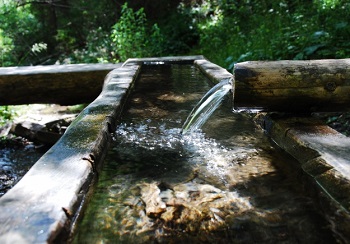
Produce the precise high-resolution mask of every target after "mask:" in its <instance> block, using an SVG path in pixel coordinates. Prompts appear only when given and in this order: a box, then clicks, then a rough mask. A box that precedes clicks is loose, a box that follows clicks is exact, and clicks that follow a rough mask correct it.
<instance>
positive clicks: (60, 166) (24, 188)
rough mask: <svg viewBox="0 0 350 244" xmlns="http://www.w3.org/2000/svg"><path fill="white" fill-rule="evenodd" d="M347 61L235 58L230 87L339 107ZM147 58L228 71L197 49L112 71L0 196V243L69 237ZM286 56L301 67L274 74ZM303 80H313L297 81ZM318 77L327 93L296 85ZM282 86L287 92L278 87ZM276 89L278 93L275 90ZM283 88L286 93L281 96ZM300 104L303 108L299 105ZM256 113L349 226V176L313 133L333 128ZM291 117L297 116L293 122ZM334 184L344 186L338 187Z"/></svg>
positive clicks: (244, 101)
mask: <svg viewBox="0 0 350 244" xmlns="http://www.w3.org/2000/svg"><path fill="white" fill-rule="evenodd" d="M298 62H299V61H298ZM324 62H325V63H327V65H326V67H327V68H326V67H324V66H322V64H323V63H324ZM332 62H338V63H339V64H340V68H339V69H335V68H334V69H335V70H337V71H334V70H333V71H332V70H329V69H328V68H329V67H330V66H329V65H328V63H332ZM348 62H349V61H348V60H334V61H331V60H328V61H315V62H314V61H313V62H311V63H308V61H305V63H304V62H301V63H294V62H289V61H286V62H282V61H278V62H277V63H274V62H272V63H269V62H251V63H241V64H237V65H236V67H235V70H234V76H235V79H236V85H235V87H234V88H235V89H233V90H235V91H234V94H235V96H236V98H235V102H236V106H238V107H263V108H264V109H265V110H268V111H287V112H290V111H297V112H300V111H302V112H306V111H307V112H309V111H312V110H314V109H321V110H324V109H327V106H325V104H336V105H337V106H336V107H337V108H338V110H341V109H342V107H346V105H347V104H348V102H349V101H348V100H349V97H348V96H345V95H344V91H347V89H349V88H348V83H349V79H348V78H349V72H348V71H347V70H346V67H347V64H348ZM147 63H151V64H162V63H195V64H196V65H197V66H198V67H199V69H200V70H201V71H202V72H203V73H205V74H206V75H207V76H208V77H209V79H211V80H212V81H214V82H219V81H221V80H223V79H231V78H232V75H231V74H230V73H229V72H227V71H226V70H224V69H222V68H221V67H219V66H217V65H215V64H212V63H210V62H209V61H207V60H205V59H204V58H203V57H202V56H194V57H169V58H153V59H152V58H151V59H131V60H129V61H127V62H126V63H125V64H124V65H123V66H122V67H120V68H118V69H115V70H113V71H111V72H110V73H109V74H108V75H107V77H106V78H105V81H104V86H103V90H102V92H101V94H100V95H99V96H98V97H97V98H96V99H95V100H94V101H93V102H92V103H91V104H90V105H89V106H87V107H86V108H85V109H84V110H83V111H82V112H81V114H80V115H79V116H78V118H77V119H76V120H75V121H74V122H73V123H72V124H71V125H70V126H69V128H68V130H67V131H66V133H65V134H64V135H63V136H62V137H61V139H60V140H59V141H58V142H57V143H56V144H55V145H54V146H53V147H52V148H51V149H50V150H49V151H48V152H47V153H46V154H45V155H44V156H43V157H42V158H41V159H40V160H39V161H38V162H37V163H36V164H35V165H34V166H33V167H32V169H31V170H30V171H29V172H28V173H27V174H26V175H25V176H24V177H23V179H22V180H21V181H20V182H19V183H18V184H17V185H16V186H15V187H14V188H12V189H11V190H10V191H9V192H7V193H6V194H5V195H4V196H3V197H2V198H0V223H1V224H0V243H10V242H11V243H13V242H16V243H47V242H65V241H66V240H67V238H68V237H69V235H70V233H71V230H72V227H73V226H74V223H75V221H76V220H77V218H78V216H79V213H80V212H81V209H82V207H83V206H84V203H85V202H87V198H88V197H87V196H88V195H89V194H88V193H89V191H90V190H91V188H92V187H91V186H92V184H93V181H94V179H95V176H96V174H97V173H98V171H99V170H100V167H101V164H102V162H103V159H104V156H105V154H106V152H107V149H108V146H109V140H110V134H111V132H113V130H114V128H115V121H116V120H117V118H118V116H119V114H120V112H121V111H122V108H123V105H124V102H125V100H126V98H127V95H128V93H129V92H130V90H131V87H132V85H133V82H134V81H135V79H136V78H137V75H138V72H139V71H140V68H141V65H143V64H147ZM289 64H290V65H291V66H292V67H297V70H298V71H295V72H294V71H293V72H294V73H293V72H292V71H289V73H288V74H289V75H291V76H293V75H294V76H296V78H295V79H292V78H290V77H288V76H285V77H284V78H283V77H281V76H278V74H279V73H280V72H279V70H280V69H279V67H281V65H282V66H283V67H285V69H288V68H287V66H288V65H289ZM307 64H310V65H309V66H308V65H307ZM318 64H319V65H320V66H321V68H322V67H323V68H322V69H321V70H322V72H321V73H322V74H324V73H325V72H326V73H327V72H331V74H333V75H330V76H327V75H325V74H324V75H321V77H328V78H327V79H326V78H317V77H316V78H315V77H314V76H312V75H311V74H312V72H311V70H314V69H313V68H310V67H316V66H317V65H318ZM295 65H296V66H295ZM315 65H316V66H315ZM302 66H306V70H308V68H310V69H309V70H308V71H305V72H306V73H303V69H302ZM271 67H272V68H271ZM332 67H333V66H332ZM242 70H243V71H242ZM289 70H290V69H289ZM292 70H295V68H292ZM339 70H340V71H339ZM310 72H311V73H310ZM284 74H285V73H284ZM301 74H303V75H301ZM305 74H310V75H309V76H307V75H305ZM338 74H339V75H338ZM276 77H278V78H276ZM310 77H311V78H310ZM309 78H310V79H309ZM269 80H270V81H271V82H269ZM289 81H290V82H291V83H290V82H289ZM309 81H310V82H309ZM332 82H333V83H332ZM0 83H1V82H0ZM303 83H307V84H312V85H311V86H308V87H305V86H303V87H302V86H301V87H299V86H298V84H299V85H301V84H303ZM331 83H332V84H335V86H333V85H332V84H331ZM315 84H316V85H317V87H321V88H320V89H321V90H322V89H323V90H324V91H323V90H322V91H323V93H322V94H326V95H325V96H320V95H319V94H318V93H317V92H316V93H314V92H313V93H312V94H313V95H311V96H307V95H305V93H304V92H302V91H301V90H303V89H304V90H310V89H311V90H312V87H313V86H314V85H315ZM343 86H344V87H343ZM300 89H301V90H300ZM343 89H344V91H343ZM286 90H290V91H291V92H290V93H289V92H287V93H283V92H280V93H278V92H279V91H286ZM298 91H300V92H301V94H299V92H298ZM271 94H272V95H271ZM275 94H279V95H277V96H276V97H277V98H275V96H274V95H275ZM283 94H285V96H287V95H288V97H284V95H283ZM338 96H340V97H343V99H341V100H340V102H339V101H338V100H337V99H335V98H337V97H338ZM304 97H306V98H305V99H304ZM310 97H311V98H310ZM262 98H266V99H262ZM297 98H298V99H299V98H300V99H302V101H303V102H302V103H300V102H298V101H299V100H298V99H297ZM281 99H282V100H281ZM289 99H290V100H291V101H290V102H289ZM282 101H283V102H284V103H282ZM315 101H317V102H315ZM321 101H322V102H321ZM0 102H1V101H0ZM4 103H6V102H4ZM13 103H15V102H13ZM301 105H303V106H302V107H303V108H302V109H299V108H300V106H301ZM338 105H339V106H338ZM291 106H292V107H291ZM329 107H330V106H328V108H329ZM295 108H298V109H295ZM306 120H308V119H306ZM259 121H260V123H261V125H262V127H263V128H264V129H265V130H266V131H267V133H268V135H269V136H271V138H272V139H273V140H274V141H275V142H277V143H278V144H279V146H281V147H282V148H284V149H285V150H286V151H288V152H289V153H290V154H292V155H293V156H294V157H295V158H297V159H298V160H299V162H300V163H301V168H303V170H304V171H305V172H306V173H307V174H309V175H310V177H311V178H312V180H313V181H314V183H315V184H316V185H317V187H319V192H320V195H321V196H322V200H324V201H327V202H330V203H331V204H333V205H332V206H333V207H332V210H331V211H334V208H335V209H339V211H338V212H337V213H338V214H339V213H341V219H340V220H339V221H340V223H343V226H341V229H340V231H343V232H344V233H350V226H349V224H347V223H350V221H349V220H350V218H349V211H350V209H349V202H350V201H349V197H348V196H349V194H348V192H349V189H350V187H349V186H350V184H349V178H348V177H345V176H344V175H343V172H341V171H339V170H338V166H337V165H334V164H333V165H332V162H330V161H329V155H330V154H331V153H332V150H330V152H329V151H327V150H325V148H324V147H323V146H321V148H320V147H317V145H316V144H317V143H313V141H310V140H311V139H312V140H313V139H315V138H317V137H314V136H313V135H317V136H321V137H322V136H323V135H329V136H330V137H331V138H334V136H333V134H334V133H336V132H334V131H331V132H329V133H328V132H327V133H326V134H322V133H321V132H320V130H314V128H316V129H317V128H319V127H315V126H314V125H312V124H311V125H309V124H307V126H308V127H307V128H308V129H307V130H306V129H305V127H303V126H301V123H304V122H303V121H300V120H298V121H294V119H293V118H287V119H280V118H274V117H271V116H262V117H260V119H259ZM291 121H294V122H295V123H290V122H291ZM322 128H323V129H322V130H321V131H323V132H324V130H326V131H328V130H329V127H327V126H326V127H322ZM341 140H343V142H344V143H345V142H346V143H345V144H346V145H347V143H349V145H350V142H349V141H350V139H349V138H344V137H341ZM325 145H326V144H325ZM327 146H332V145H327ZM335 153H336V152H335ZM348 154H349V153H347V152H344V154H342V155H340V156H341V157H342V158H345V159H346V158H350V155H348ZM325 155H326V156H327V157H325ZM338 156H339V155H338ZM340 176H341V177H340ZM339 187H341V191H342V192H343V193H342V194H339V191H337V190H336V189H339ZM324 195H326V197H325V196H324ZM334 200H335V201H334ZM334 204H335V205H336V206H335V207H334ZM336 229H337V228H336ZM346 236H348V234H347V235H346Z"/></svg>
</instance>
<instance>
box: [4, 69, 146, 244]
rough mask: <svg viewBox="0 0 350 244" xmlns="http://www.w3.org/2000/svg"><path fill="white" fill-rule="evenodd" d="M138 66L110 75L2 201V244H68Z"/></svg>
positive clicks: (136, 73)
mask: <svg viewBox="0 0 350 244" xmlns="http://www.w3.org/2000/svg"><path fill="white" fill-rule="evenodd" d="M139 70H140V66H139V65H135V64H130V65H128V66H125V67H120V68H118V69H116V70H113V71H112V72H110V73H109V74H108V76H107V77H106V80H105V82H106V83H105V85H104V89H103V91H102V93H101V94H100V95H99V96H98V97H97V98H96V99H95V100H94V101H93V102H92V103H91V104H89V106H87V107H86V108H85V109H84V110H83V111H82V112H81V113H80V115H79V116H78V118H77V119H76V120H74V122H73V123H72V124H71V125H70V126H69V127H68V129H67V131H66V132H65V134H64V135H63V136H62V137H61V139H60V140H59V141H58V142H57V143H56V144H55V145H54V146H53V147H52V148H51V149H50V150H49V151H48V152H47V153H45V154H44V156H43V157H41V158H40V159H39V161H38V162H36V163H35V165H34V166H33V167H32V168H31V169H30V170H29V171H28V173H27V174H26V175H25V176H24V177H23V178H22V180H21V181H19V182H18V183H17V184H16V185H15V186H14V187H13V188H12V189H11V190H9V191H8V192H7V193H6V194H5V195H4V196H2V197H1V198H0V223H1V224H0V243H52V242H54V243H66V242H67V237H68V235H69V233H70V231H71V228H72V226H74V223H75V221H76V220H77V217H78V216H79V213H80V210H81V205H82V204H83V203H84V201H85V198H86V197H87V192H88V191H89V190H91V188H90V186H91V184H92V181H93V178H94V177H96V175H97V171H98V170H99V168H100V167H101V162H102V161H103V158H104V156H105V154H106V153H107V150H108V145H109V141H110V140H111V132H112V131H111V130H113V128H115V123H116V122H115V121H116V120H117V117H118V116H119V115H120V113H121V110H122V107H123V105H124V103H125V100H126V97H127V95H128V93H129V91H130V89H131V87H132V83H133V82H134V81H135V79H136V77H137V75H138V72H139Z"/></svg>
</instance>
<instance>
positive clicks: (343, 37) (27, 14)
mask: <svg viewBox="0 0 350 244" xmlns="http://www.w3.org/2000/svg"><path fill="white" fill-rule="evenodd" d="M178 55H204V56H205V57H206V58H208V59H209V60H210V61H211V62H214V63H216V64H218V65H220V66H222V67H224V68H226V69H228V70H229V71H230V72H232V69H233V66H234V64H235V63H237V62H242V61H246V60H282V59H295V60H302V59H323V58H349V57H350V1H348V0H131V1H121V0H99V1H96V0H95V1H94V0H0V67H7V66H23V65H47V64H73V63H111V62H112V63H115V62H123V61H125V60H126V59H128V58H140V57H156V56H178ZM12 114H13V111H12V110H11V109H9V107H8V106H2V107H0V125H1V124H3V123H5V122H6V121H7V119H8V118H10V117H11V116H12ZM347 116H348V117H349V118H348V117H346V118H345V122H344V121H342V122H341V124H345V125H346V126H347V124H348V125H349V131H350V122H349V121H350V115H347ZM332 118H333V120H336V119H338V117H332ZM331 122H332V121H331ZM346 123H347V124H346ZM349 133H350V132H349Z"/></svg>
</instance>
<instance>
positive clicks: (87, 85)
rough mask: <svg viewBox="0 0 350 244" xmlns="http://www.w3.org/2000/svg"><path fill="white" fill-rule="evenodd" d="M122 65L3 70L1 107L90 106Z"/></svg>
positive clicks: (32, 67) (78, 65) (28, 67)
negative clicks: (42, 105)
mask: <svg viewBox="0 0 350 244" xmlns="http://www.w3.org/2000/svg"><path fill="white" fill-rule="evenodd" d="M120 66H121V64H70V65H47V66H26V67H8V68H0V106H1V105H19V104H31V103H55V104H61V105H71V104H79V103H90V102H91V101H93V100H94V99H95V98H96V97H97V96H98V95H99V94H100V92H101V91H102V85H103V81H104V78H105V76H106V75H107V74H108V72H109V71H111V70H113V69H115V68H118V67H120Z"/></svg>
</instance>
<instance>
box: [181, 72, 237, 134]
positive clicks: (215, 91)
mask: <svg viewBox="0 0 350 244" xmlns="http://www.w3.org/2000/svg"><path fill="white" fill-rule="evenodd" d="M232 84H233V79H232V78H231V79H225V80H222V81H221V82H220V83H218V84H216V85H215V86H214V87H213V88H211V89H210V90H209V91H208V92H207V93H206V94H205V95H204V96H203V97H202V99H201V100H200V101H199V102H198V103H197V105H196V106H195V107H194V108H193V109H192V111H191V113H190V115H189V116H188V117H187V119H186V121H185V123H184V125H183V127H182V133H183V134H185V133H187V132H188V131H193V130H197V129H199V128H201V127H202V126H203V124H204V123H205V122H206V121H207V120H208V118H209V117H210V115H211V114H212V113H213V112H214V111H215V110H216V109H217V108H218V107H219V105H220V104H221V102H222V100H223V98H224V97H225V95H226V94H227V93H228V92H229V91H230V90H232V89H233V85H232Z"/></svg>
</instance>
